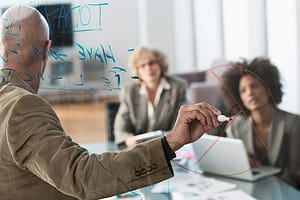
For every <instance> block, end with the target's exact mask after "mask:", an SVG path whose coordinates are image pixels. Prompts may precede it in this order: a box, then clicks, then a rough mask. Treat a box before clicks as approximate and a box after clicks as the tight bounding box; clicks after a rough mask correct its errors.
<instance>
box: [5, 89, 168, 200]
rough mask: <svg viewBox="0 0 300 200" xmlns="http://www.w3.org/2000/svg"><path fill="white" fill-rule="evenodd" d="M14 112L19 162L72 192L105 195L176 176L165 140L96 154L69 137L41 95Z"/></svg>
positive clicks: (10, 129)
mask: <svg viewBox="0 0 300 200" xmlns="http://www.w3.org/2000/svg"><path fill="white" fill-rule="evenodd" d="M9 115H10V116H9V120H8V125H7V130H6V134H7V135H6V137H7V141H8V145H9V150H10V153H11V156H12V158H13V160H14V162H15V163H16V165H17V166H19V167H20V168H22V169H24V170H29V171H31V172H32V173H33V174H35V175H36V176H38V177H39V178H41V179H42V180H43V181H45V182H47V183H49V184H50V185H52V186H54V187H55V188H57V189H58V190H59V191H61V192H63V193H65V194H68V195H70V196H73V197H76V198H80V199H99V198H103V197H108V196H113V195H115V194H119V193H123V192H127V191H129V190H134V189H136V188H140V187H144V186H147V185H150V184H154V183H157V182H159V181H162V180H164V179H167V178H169V177H171V176H172V169H170V168H169V167H168V162H167V160H166V158H165V155H164V151H163V147H162V143H161V139H156V140H152V141H150V142H148V143H145V144H140V145H137V146H136V147H135V148H133V149H132V150H126V151H121V152H118V153H113V152H107V153H103V154H99V155H97V154H92V155H90V154H89V153H88V151H87V150H86V149H84V148H82V147H80V146H79V145H78V144H76V143H74V142H73V141H72V140H71V138H70V137H68V136H67V135H65V133H64V131H63V128H62V127H61V125H60V122H59V120H58V118H57V116H56V114H55V113H54V111H53V110H52V108H51V106H50V105H49V104H48V103H47V102H46V101H45V100H43V99H42V98H40V97H38V96H36V95H26V96H24V97H22V98H20V99H19V100H18V101H17V102H16V104H15V106H14V108H13V109H12V110H11V111H10V113H9Z"/></svg>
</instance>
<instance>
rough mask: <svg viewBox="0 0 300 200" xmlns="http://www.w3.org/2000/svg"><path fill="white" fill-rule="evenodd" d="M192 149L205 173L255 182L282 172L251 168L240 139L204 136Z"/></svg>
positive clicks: (264, 167)
mask: <svg viewBox="0 0 300 200" xmlns="http://www.w3.org/2000/svg"><path fill="white" fill-rule="evenodd" d="M192 147H193V149H194V152H195V156H196V159H197V165H198V166H199V168H200V170H202V171H203V172H204V173H210V174H214V175H221V176H226V177H231V178H237V179H241V180H247V181H255V180H258V179H261V178H264V177H267V176H271V175H274V174H278V173H279V172H280V169H278V168H274V167H269V166H259V167H257V168H251V167H250V163H249V160H248V155H247V152H246V148H245V146H244V143H243V142H242V140H240V139H233V138H225V137H218V136H213V135H208V134H204V135H203V136H202V137H201V138H200V139H199V140H197V141H196V142H194V143H193V144H192Z"/></svg>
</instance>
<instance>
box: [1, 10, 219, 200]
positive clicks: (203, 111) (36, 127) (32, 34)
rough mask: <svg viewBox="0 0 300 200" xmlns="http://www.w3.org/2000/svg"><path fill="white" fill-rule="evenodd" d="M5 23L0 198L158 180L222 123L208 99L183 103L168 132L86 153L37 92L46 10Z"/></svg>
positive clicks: (95, 195)
mask: <svg viewBox="0 0 300 200" xmlns="http://www.w3.org/2000/svg"><path fill="white" fill-rule="evenodd" d="M0 23H1V24H0V55H1V57H0V61H2V64H1V70H0V78H1V79H0V80H2V81H1V83H0V152H1V154H0V177H1V178H0V195H1V197H0V198H1V199H13V200H16V199H30V200H35V199H38V200H40V199H43V200H47V199H52V200H60V199H64V200H66V199H99V198H103V197H108V196H113V195H115V194H120V193H123V192H127V191H130V190H134V189H136V188H140V187H144V186H147V185H150V184H154V183H157V182H159V181H162V180H165V179H167V178H169V177H172V176H173V171H172V167H171V165H170V160H171V159H173V158H174V157H175V154H174V152H175V151H176V150H178V149H179V148H181V147H182V146H183V145H185V144H187V143H190V142H193V141H195V140H196V139H198V138H199V137H201V135H202V134H203V133H204V132H205V131H207V130H209V129H211V128H214V127H217V126H218V125H219V123H218V122H217V118H216V115H218V114H220V113H219V111H218V110H217V109H216V108H214V107H212V106H210V105H209V104H206V103H199V104H195V105H190V106H182V107H181V108H180V111H179V114H178V117H177V122H176V124H175V126H174V128H173V130H172V131H171V133H170V134H169V135H168V136H167V137H162V138H159V139H155V140H152V141H150V142H147V143H143V144H140V145H137V146H136V147H135V148H133V149H131V150H125V151H121V152H119V153H113V152H108V153H103V154H101V155H95V154H93V155H89V153H88V151H87V150H85V149H84V148H82V147H80V146H79V145H78V144H76V143H74V142H73V141H72V140H71V138H70V137H68V136H67V135H66V134H65V133H64V130H63V128H62V126H61V124H60V122H59V119H58V118H57V116H56V114H55V112H54V111H53V109H52V108H51V106H50V105H49V104H48V103H47V102H46V101H45V100H44V99H43V98H41V97H40V96H38V95H37V94H36V93H37V91H38V88H39V82H40V76H41V74H43V72H44V69H45V66H46V62H47V59H48V52H49V49H50V46H51V41H50V40H49V28H48V25H47V22H46V21H45V19H44V17H43V16H42V15H41V14H40V13H39V12H38V11H37V10H35V9H34V8H32V7H27V6H15V7H12V8H10V9H8V10H7V11H6V12H5V13H4V14H3V16H2V17H1V20H0Z"/></svg>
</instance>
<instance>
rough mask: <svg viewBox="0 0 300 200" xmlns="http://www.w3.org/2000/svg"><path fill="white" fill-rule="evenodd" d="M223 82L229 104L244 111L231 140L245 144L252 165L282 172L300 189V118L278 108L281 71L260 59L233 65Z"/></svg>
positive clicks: (230, 131) (231, 128)
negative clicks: (264, 166) (276, 168)
mask: <svg viewBox="0 0 300 200" xmlns="http://www.w3.org/2000/svg"><path fill="white" fill-rule="evenodd" d="M222 78H223V85H222V89H223V91H224V94H226V99H227V102H231V106H232V107H236V106H238V107H239V109H240V112H239V114H237V115H236V117H235V118H234V120H233V122H232V124H231V126H229V127H228V129H227V130H226V133H227V136H229V137H234V138H239V139H241V140H243V142H244V144H245V146H246V149H247V151H248V154H249V158H250V160H251V163H252V164H254V165H255V164H262V165H269V166H275V167H279V168H281V173H280V174H279V175H278V177H279V178H281V179H282V180H284V181H285V182H287V183H289V184H291V185H293V186H294V187H296V188H297V189H300V159H299V158H300V157H299V152H300V116H299V115H296V114H292V113H289V112H286V111H283V110H280V109H279V108H278V107H277V105H278V104H279V103H280V102H281V98H282V95H283V92H282V85H281V83H280V75H279V72H278V69H277V67H276V66H275V65H274V64H272V63H271V62H270V60H269V59H267V58H263V57H258V58H255V59H254V60H252V61H251V62H247V61H246V60H244V61H242V62H236V63H232V68H230V69H229V70H228V71H226V72H225V73H224V74H223V76H222Z"/></svg>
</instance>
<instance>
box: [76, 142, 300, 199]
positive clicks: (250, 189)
mask: <svg viewBox="0 0 300 200" xmlns="http://www.w3.org/2000/svg"><path fill="white" fill-rule="evenodd" d="M80 145H81V146H82V147H85V148H86V149H87V150H88V151H89V152H90V153H96V154H100V153H103V152H107V151H119V149H118V147H117V145H115V144H114V143H111V142H102V143H88V144H80ZM172 166H174V167H173V168H174V171H175V179H176V178H177V174H179V175H180V177H182V180H183V179H185V178H184V176H182V174H183V173H187V177H190V176H188V173H190V172H188V170H184V168H180V167H178V166H177V164H176V165H174V163H173V164H172ZM183 175H184V174H183ZM204 176H205V177H209V178H211V177H213V178H214V179H216V180H219V181H221V182H225V183H229V184H234V185H235V186H236V188H237V189H238V190H241V191H243V192H245V193H246V194H248V195H250V196H251V197H253V198H255V199H259V200H299V199H300V191H298V190H296V189H295V188H293V187H291V186H290V185H288V184H286V183H285V182H283V181H281V180H280V179H278V178H277V177H276V176H270V177H267V178H263V179H260V180H257V181H254V182H248V181H242V180H238V179H233V178H228V177H221V176H212V175H206V174H204ZM179 179H181V178H179ZM170 180H171V179H170ZM154 187H155V185H153V186H148V187H145V188H143V189H141V190H140V191H141V192H142V193H143V199H146V200H151V199H153V200H170V199H173V198H172V195H170V191H169V192H165V193H153V188H154ZM115 199H120V198H118V197H116V198H115ZM137 199H141V198H137ZM179 199H180V198H179ZM199 199H201V198H199ZM220 199H221V198H220ZM225 199H226V198H225ZM237 199H238V198H237ZM185 200H187V199H185ZM213 200H214V199H213Z"/></svg>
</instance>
